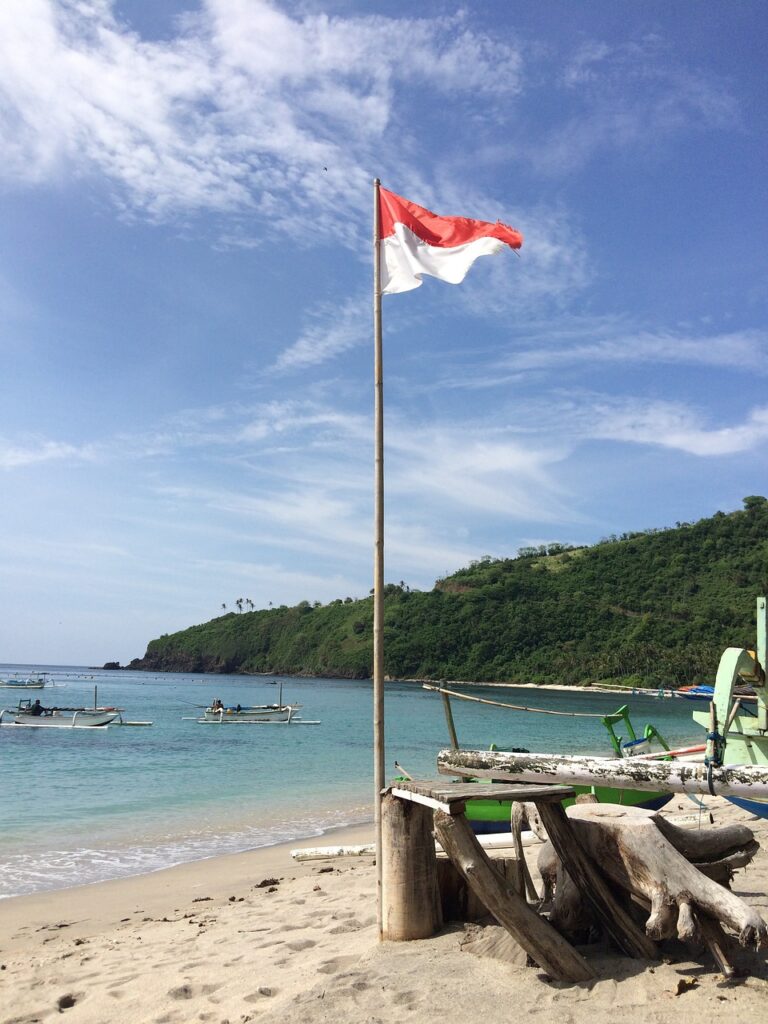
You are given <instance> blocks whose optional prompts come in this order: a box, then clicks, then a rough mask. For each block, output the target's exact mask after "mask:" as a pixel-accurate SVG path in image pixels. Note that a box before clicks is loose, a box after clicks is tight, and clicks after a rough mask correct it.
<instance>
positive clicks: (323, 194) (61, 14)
mask: <svg viewBox="0 0 768 1024" xmlns="http://www.w3.org/2000/svg"><path fill="white" fill-rule="evenodd" d="M180 24H183V25H184V28H183V30H180V31H179V33H178V34H177V35H176V36H175V37H174V38H172V39H169V40H162V41H151V42H150V41H147V40H144V39H142V38H140V37H139V35H138V34H137V33H135V32H133V31H130V30H129V29H128V28H127V27H126V26H125V25H124V24H122V23H121V22H120V20H119V18H118V16H117V15H116V14H115V13H114V6H113V5H112V4H110V3H107V2H106V0H105V2H101V3H98V4H95V3H89V4H84V3H65V2H55V0H5V3H3V4H2V5H0V97H1V98H2V101H3V102H2V109H3V111H4V113H3V115H2V116H1V117H0V141H2V143H3V151H4V160H3V165H2V168H0V174H2V175H4V176H5V177H6V178H7V179H10V180H12V181H22V182H26V183H34V182H36V181H41V180H45V179H49V178H55V177H57V176H59V175H61V174H62V173H65V174H69V173H72V172H74V173H77V174H81V175H89V174H92V173H96V174H99V175H103V176H106V178H107V179H109V180H110V181H111V182H113V183H114V185H115V186H116V188H117V190H118V197H119V201H120V202H122V203H123V204H124V205H125V208H126V210H140V211H143V212H144V213H146V214H149V215H150V216H153V217H157V218H166V217H170V216H173V215H176V214H178V213H179V212H181V213H185V214H186V213H190V212H195V211H199V210H212V211H218V212H223V211H229V212H233V211H241V212H243V211H248V212H250V214H251V215H253V214H254V213H259V214H260V215H261V216H262V218H263V221H264V223H265V224H267V225H268V226H269V228H270V229H271V231H272V232H273V233H279V232H290V233H291V234H292V235H293V236H294V237H297V238H304V239H305V240H306V226H307V219H308V216H307V215H308V212H309V211H311V212H312V218H311V219H312V224H313V232H314V233H315V235H320V236H322V235H323V234H331V235H333V236H334V237H336V238H337V239H341V240H342V241H345V242H347V243H351V241H352V239H353V238H354V237H356V236H355V232H354V231H353V230H352V229H350V227H349V224H348V222H349V220H350V218H346V221H345V218H344V217H342V216H339V212H340V210H344V209H347V210H348V209H349V205H350V202H352V203H356V202H359V201H360V200H359V198H358V197H357V193H358V191H359V186H360V185H361V184H362V183H363V182H364V181H366V180H369V179H370V176H371V175H370V172H369V170H368V168H370V167H372V166H374V165H375V164H376V162H377V161H376V160H375V159H374V150H373V149H372V148H371V147H372V144H375V145H376V147H377V149H378V150H379V151H380V150H381V148H382V147H381V139H382V136H383V135H384V133H385V132H386V131H387V128H388V126H389V124H390V121H391V118H392V113H393V104H394V92H395V88H396V86H397V85H400V86H402V85H403V84H417V85H418V86H419V88H421V89H423V88H431V89H433V90H437V91H440V92H446V93H449V94H458V93H465V94H467V95H473V96H476V95H477V94H478V93H481V94H489V95H493V96H500V95H514V94H515V93H516V92H517V91H518V90H519V88H520V64H521V59H520V55H519V53H518V51H517V50H516V48H515V47H514V46H511V45H509V44H507V43H503V42H499V41H496V40H494V39H492V38H491V37H490V36H487V35H483V34H481V33H474V32H472V31H471V30H470V29H469V28H468V27H466V26H465V25H464V23H463V21H462V19H461V17H456V18H442V19H440V18H437V19H431V20H427V19H393V18H384V17H378V16H366V17H356V18H354V17H353V18H344V17H334V18H331V17H328V16H326V15H313V14H307V15H303V16H302V15H292V14H288V13H285V12H283V11H281V10H280V9H279V8H278V7H276V6H275V5H273V4H270V3H268V2H266V0H247V2H246V0H209V2H208V3H207V4H206V5H205V7H204V9H203V11H202V12H201V13H200V14H199V15H198V16H196V17H190V18H187V19H186V20H185V21H184V22H182V23H180ZM404 38H407V39H408V52H409V59H408V60H407V61H403V60H401V59H400V53H401V49H402V40H403V39H404ZM468 53H470V54H471V55H472V60H471V61H470V62H469V63H467V62H466V55H467V54H468ZM42 69H44V71H43V70H42ZM324 168H327V171H325V170H324ZM230 235H231V237H235V238H239V239H240V244H250V242H249V239H248V238H246V237H242V236H241V235H239V234H238V233H237V232H235V233H234V234H232V233H231V232H230Z"/></svg>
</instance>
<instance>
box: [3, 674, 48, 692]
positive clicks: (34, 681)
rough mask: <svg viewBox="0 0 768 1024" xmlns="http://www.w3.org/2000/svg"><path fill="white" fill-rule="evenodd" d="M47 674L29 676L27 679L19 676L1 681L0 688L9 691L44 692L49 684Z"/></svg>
mask: <svg viewBox="0 0 768 1024" xmlns="http://www.w3.org/2000/svg"><path fill="white" fill-rule="evenodd" d="M47 674H48V673H47V672H41V673H39V674H38V675H33V676H27V677H26V678H25V679H22V678H20V677H19V676H11V677H9V678H8V679H0V687H2V688H7V689H9V690H42V689H43V687H44V686H45V685H46V683H47V682H48V679H47V678H46V677H47Z"/></svg>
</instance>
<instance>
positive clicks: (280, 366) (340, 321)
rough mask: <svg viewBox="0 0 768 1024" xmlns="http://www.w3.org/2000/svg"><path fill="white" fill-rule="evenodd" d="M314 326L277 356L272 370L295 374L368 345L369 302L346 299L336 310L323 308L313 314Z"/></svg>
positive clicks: (369, 336) (369, 328)
mask: <svg viewBox="0 0 768 1024" xmlns="http://www.w3.org/2000/svg"><path fill="white" fill-rule="evenodd" d="M313 320H314V323H312V325H311V326H309V327H307V328H305V329H304V331H303V332H302V333H301V335H300V336H299V337H298V338H297V340H296V341H295V342H293V344H292V345H290V346H289V347H288V348H287V349H285V350H284V351H283V352H281V354H280V355H279V356H278V358H277V360H276V362H275V366H274V369H275V370H278V371H281V370H297V369H304V368H305V367H307V366H315V365H317V364H318V363H322V362H325V361H326V360H328V359H332V358H333V357H335V356H337V355H341V353H342V352H346V351H348V350H349V349H351V348H355V347H357V346H358V345H362V344H364V343H365V342H370V340H371V335H372V331H373V326H372V325H373V319H372V316H371V302H370V299H369V300H368V301H367V302H363V301H362V300H360V299H348V300H347V301H346V302H344V303H342V304H341V305H340V306H338V305H337V306H323V307H322V308H321V309H317V310H315V311H314V314H313Z"/></svg>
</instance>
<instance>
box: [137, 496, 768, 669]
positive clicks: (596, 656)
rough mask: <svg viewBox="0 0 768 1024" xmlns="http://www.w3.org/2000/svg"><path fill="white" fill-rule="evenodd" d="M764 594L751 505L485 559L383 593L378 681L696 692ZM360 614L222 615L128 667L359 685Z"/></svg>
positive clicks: (331, 610)
mask: <svg viewBox="0 0 768 1024" xmlns="http://www.w3.org/2000/svg"><path fill="white" fill-rule="evenodd" d="M764 593H768V500H766V499H765V498H763V497H759V496H751V497H749V498H745V499H744V509H743V510H742V511H738V512H732V513H728V514H725V513H722V512H717V513H715V515H713V516H712V517H710V518H708V519H702V520H700V521H698V522H695V523H678V524H677V526H676V527H675V528H674V529H658V530H654V529H651V530H646V531H642V532H637V533H627V534H622V535H621V536H619V537H609V538H606V539H604V540H601V541H600V542H599V543H597V544H594V545H593V546H590V547H580V548H572V547H569V546H568V545H563V544H550V545H547V546H543V547H537V548H523V549H521V550H520V551H519V552H518V556H517V557H516V558H504V559H496V558H491V557H489V556H485V557H483V558H481V559H479V561H477V562H473V563H472V564H470V565H469V566H467V567H466V568H464V569H461V570H459V571H458V572H456V573H454V574H453V575H451V576H448V577H446V578H445V579H440V580H438V581H437V582H436V583H435V586H434V587H433V589H432V590H430V591H418V590H412V589H410V588H409V587H408V586H407V585H406V584H405V583H403V582H401V583H390V584H387V586H386V598H385V645H384V650H385V671H386V673H387V675H388V676H389V677H392V678H398V679H451V680H474V681H477V682H512V683H515V682H516V683H539V684H547V683H549V684H551V683H563V684H569V685H573V684H582V685H583V684H590V683H591V684H619V685H624V686H647V687H658V686H677V685H683V684H687V683H700V682H712V681H713V677H714V672H715V670H716V668H717V663H718V660H719V658H720V655H721V654H722V651H723V650H724V648H725V647H731V646H739V647H741V646H754V642H755V598H756V597H757V596H758V595H760V594H764ZM249 603H250V602H249ZM242 604H243V602H242V600H241V601H240V607H241V608H242ZM372 617H373V598H372V597H367V598H364V599H362V600H353V599H352V598H349V597H347V598H338V599H337V600H334V601H331V602H330V603H329V604H325V605H321V604H320V603H319V602H316V603H314V604H311V603H310V602H308V601H302V602H301V603H300V604H298V605H296V606H295V607H287V606H282V607H278V608H270V609H262V610H258V611H256V610H254V611H250V612H242V611H241V612H229V613H227V614H224V615H221V616H219V617H217V618H214V619H212V620H211V621H210V622H206V623H203V624H202V625H198V626H191V627H190V628H189V629H185V630H182V631H181V632H178V633H173V634H170V635H165V636H161V637H159V638H158V639H157V640H152V641H151V642H150V643H149V646H148V647H147V652H146V654H145V656H144V657H143V658H141V659H136V660H134V661H133V662H132V663H131V665H130V666H129V667H130V668H132V669H144V670H150V671H179V672H185V671H186V672H228V673H275V674H277V673H284V674H293V675H309V676H341V677H350V678H367V677H369V676H370V674H371V671H372V642H371V635H372Z"/></svg>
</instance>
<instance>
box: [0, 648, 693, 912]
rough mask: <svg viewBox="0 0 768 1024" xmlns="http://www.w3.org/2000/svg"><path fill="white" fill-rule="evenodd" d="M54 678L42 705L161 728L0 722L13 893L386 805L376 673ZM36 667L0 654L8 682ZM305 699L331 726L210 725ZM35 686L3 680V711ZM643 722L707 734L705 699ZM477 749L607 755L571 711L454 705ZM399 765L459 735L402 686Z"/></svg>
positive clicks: (208, 852) (396, 686) (490, 693)
mask: <svg viewBox="0 0 768 1024" xmlns="http://www.w3.org/2000/svg"><path fill="white" fill-rule="evenodd" d="M35 667H36V668H38V669H41V670H47V671H49V672H50V673H51V674H50V682H49V685H48V686H47V687H46V688H45V689H44V690H42V691H40V690H37V691H27V692H26V694H21V696H32V697H33V698H34V697H36V696H39V697H40V698H41V702H42V703H43V705H46V706H51V705H61V706H64V705H72V706H75V705H81V704H83V705H92V704H93V701H94V688H95V687H97V688H98V703H99V704H100V705H112V706H118V707H121V708H124V709H125V711H124V714H123V717H124V718H125V719H126V720H142V721H144V720H148V721H152V722H153V725H152V726H151V727H150V728H146V727H144V728H132V727H128V728H116V727H109V728H107V729H21V728H16V727H13V726H7V727H5V726H3V727H0V797H1V798H2V829H0V898H2V897H8V896H13V895H19V894H23V893H30V892H37V891H43V890H49V889H60V888H66V887H68V886H71V885H79V884H83V883H89V882H96V881H100V880H103V879H107V878H117V877H122V876H126V875H133V874H141V873H144V872H149V871H154V870H157V869H159V868H163V867H168V866H170V865H172V864H178V863H182V862H187V861H192V860H200V859H204V858H206V857H211V856H215V855H217V854H220V853H225V852H238V851H243V850H248V849H252V848H254V847H258V846H267V845H271V844H274V843H279V842H287V841H292V840H298V839H304V838H307V837H312V836H320V835H322V834H323V832H324V831H326V830H327V829H330V828H333V827H336V826H340V825H346V824H354V823H359V822H364V821H370V820H371V819H372V816H373V810H372V799H373V767H372V764H373V758H372V742H373V741H372V736H373V726H372V684H371V682H370V681H368V680H363V681H361V680H344V679H304V678H301V679H300V678H294V677H286V676H271V677H243V676H222V675H215V676H206V675H200V674H196V675H187V674H181V673H178V674H177V673H168V674H163V675H150V674H147V673H141V672H126V671H119V672H103V671H98V670H93V669H88V668H72V667H58V666H53V667H49V668H47V669H46V667H45V666H35ZM16 669H19V670H20V671H21V672H26V673H27V674H29V671H30V669H31V667H30V666H4V665H0V679H2V678H5V677H6V676H7V675H10V674H12V673H13V671H14V670H16ZM281 684H282V693H283V699H284V700H285V701H289V702H291V703H300V704H302V705H303V709H302V712H301V714H302V715H303V717H304V718H306V719H317V720H320V722H321V724H320V725H316V726H310V725H307V726H297V727H294V726H292V725H291V726H282V725H254V726H247V725H239V726H226V725H223V726H216V725H206V726H203V725H198V724H197V723H196V722H195V721H194V720H187V719H189V718H190V717H192V718H194V716H196V715H197V714H198V713H199V708H200V707H201V706H205V705H207V704H209V703H210V701H211V700H212V699H213V698H214V697H219V698H221V699H222V700H223V701H224V703H225V704H236V703H238V702H239V703H241V704H266V703H274V702H276V701H277V699H278V694H279V692H280V685H281ZM467 692H471V693H472V694H473V695H477V696H485V697H489V698H491V699H493V700H502V701H507V702H509V703H514V704H520V705H525V706H534V707H540V708H548V709H551V710H561V711H577V712H587V713H600V714H606V713H609V712H611V711H615V710H616V708H617V706H618V704H620V703H621V702H622V699H621V698H619V697H617V696H616V695H613V694H593V693H585V692H560V691H557V692H555V691H544V692H542V691H537V690H533V689H504V690H501V689H497V688H487V689H479V688H474V687H473V688H472V689H471V691H467ZM19 696H20V694H19V693H18V692H14V691H12V690H8V689H0V707H14V706H15V704H16V701H17V700H18V697H19ZM631 704H632V711H633V721H634V723H635V726H636V728H642V726H643V725H644V724H645V723H646V721H651V722H653V723H654V724H655V725H656V726H657V727H658V728H659V729H660V730H661V732H662V734H663V735H664V736H665V737H666V738H667V740H668V741H669V742H671V743H672V745H673V746H674V745H684V744H687V743H690V742H692V741H693V742H699V738H700V737H699V732H700V730H697V728H696V727H695V726H694V725H693V723H692V721H691V711H692V708H693V704H692V703H691V702H689V701H680V700H653V699H650V698H649V697H647V696H638V697H637V698H635V699H634V700H633V701H632V702H631ZM453 708H454V718H455V723H456V729H457V733H458V737H459V741H460V743H461V744H462V746H465V747H479V748H485V747H487V746H488V745H489V744H490V743H491V742H495V743H496V744H497V745H498V746H499V748H501V749H503V748H505V747H511V746H516V747H525V748H527V749H529V750H531V751H557V752H561V753H576V752H581V753H608V752H609V746H608V742H607V737H606V735H605V731H604V729H603V727H602V726H601V725H600V723H599V721H597V720H596V719H591V718H571V717H557V716H551V715H540V714H529V713H521V712H513V711H506V710H501V709H498V708H492V707H486V706H483V705H477V704H468V703H465V702H458V701H454V702H453ZM385 709H386V710H385V719H386V761H385V763H386V767H387V772H388V773H389V772H390V771H391V774H392V775H393V776H394V775H396V774H397V771H396V769H395V766H394V763H395V761H396V760H397V761H398V762H399V763H400V764H401V765H402V766H403V767H404V768H405V769H406V770H407V771H408V772H410V773H411V774H412V775H415V776H421V777H429V776H434V775H435V774H436V771H435V755H436V753H437V751H438V750H439V749H441V748H442V747H446V746H448V742H447V730H446V723H445V718H444V713H443V707H442V702H441V700H440V697H439V696H438V695H437V694H435V693H430V692H428V691H425V690H422V689H421V688H420V687H419V686H418V685H416V684H405V683H387V685H386V691H385Z"/></svg>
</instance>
